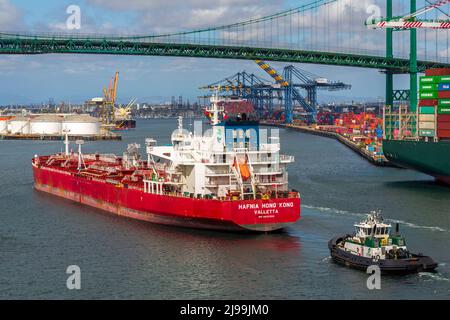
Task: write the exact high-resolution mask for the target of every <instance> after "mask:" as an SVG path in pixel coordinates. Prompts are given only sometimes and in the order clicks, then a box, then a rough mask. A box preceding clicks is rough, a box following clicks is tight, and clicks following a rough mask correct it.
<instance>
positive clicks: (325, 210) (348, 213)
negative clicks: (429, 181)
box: [302, 205, 448, 232]
mask: <svg viewBox="0 0 450 320" xmlns="http://www.w3.org/2000/svg"><path fill="white" fill-rule="evenodd" d="M302 207H304V208H307V209H311V210H315V211H319V212H324V213H330V214H342V215H346V216H354V217H361V218H362V217H364V216H366V214H364V213H356V212H350V211H345V210H339V209H334V208H326V207H316V206H310V205H302ZM385 221H388V222H391V223H399V224H400V225H405V226H408V227H410V228H415V229H426V230H431V231H439V232H448V230H446V229H444V228H441V227H433V226H422V225H417V224H414V223H412V222H407V221H403V220H396V219H385Z"/></svg>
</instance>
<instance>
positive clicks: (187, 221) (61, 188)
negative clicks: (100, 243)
mask: <svg viewBox="0 0 450 320" xmlns="http://www.w3.org/2000/svg"><path fill="white" fill-rule="evenodd" d="M33 175H34V187H35V189H36V190H39V191H42V192H46V193H49V194H53V195H56V196H59V197H62V198H66V199H69V200H72V201H74V202H78V203H81V204H83V205H88V206H91V207H95V208H98V209H101V210H103V211H106V212H109V213H112V214H115V215H118V216H123V217H128V218H132V219H137V220H142V221H147V222H152V223H158V224H164V225H172V226H178V227H189V228H200V229H209V230H222V231H246V232H271V231H275V230H279V229H282V228H285V227H287V226H288V225H290V224H293V223H295V222H296V221H297V220H298V219H299V218H300V198H280V199H270V200H242V201H241V200H238V201H220V200H213V199H195V198H186V197H174V196H166V195H156V194H151V193H145V192H144V191H142V190H139V189H133V188H131V187H124V186H122V187H118V186H116V185H113V184H110V183H108V182H105V181H96V180H94V179H87V178H85V177H81V176H77V174H73V173H69V172H64V171H58V170H55V169H49V168H46V167H40V166H38V165H36V164H33Z"/></svg>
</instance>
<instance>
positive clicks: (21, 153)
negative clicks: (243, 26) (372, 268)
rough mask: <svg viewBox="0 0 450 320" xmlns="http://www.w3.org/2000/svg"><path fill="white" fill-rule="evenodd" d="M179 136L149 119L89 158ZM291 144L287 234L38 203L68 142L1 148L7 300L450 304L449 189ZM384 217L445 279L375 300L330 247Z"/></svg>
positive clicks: (304, 142) (322, 146)
mask: <svg viewBox="0 0 450 320" xmlns="http://www.w3.org/2000/svg"><path fill="white" fill-rule="evenodd" d="M188 122H189V121H187V120H186V121H185V125H186V127H187V126H188V125H189V123H188ZM176 126H177V122H176V120H175V119H164V120H141V121H138V123H137V128H136V130H133V131H129V132H126V133H124V135H123V140H122V141H96V142H86V144H85V145H84V146H83V148H84V151H85V152H95V151H98V152H101V153H117V154H120V153H122V152H123V151H124V150H125V148H126V146H127V144H128V143H132V142H138V143H140V144H141V145H142V146H144V140H145V138H146V137H152V138H155V139H157V140H158V142H159V143H169V138H170V134H171V133H172V131H173V130H174V129H175V128H176ZM280 138H281V144H282V150H283V153H286V154H290V155H294V156H295V158H296V162H295V163H294V164H293V165H291V166H290V167H289V179H290V186H291V187H292V188H294V189H297V190H299V191H300V193H301V195H302V218H301V219H300V220H299V221H298V222H297V223H296V224H295V225H292V226H290V227H288V228H287V229H286V230H285V231H283V232H279V233H275V234H235V233H223V232H212V231H202V230H191V229H182V228H175V227H169V226H160V225H154V224H150V223H145V222H140V221H133V220H130V219H126V218H121V217H117V216H112V215H109V214H108V213H104V212H102V211H100V210H97V209H93V208H90V207H86V206H82V205H80V204H76V203H72V202H70V201H68V200H64V199H60V198H57V197H54V196H51V195H47V194H43V193H40V192H37V191H35V190H34V189H33V177H32V171H31V158H32V157H33V155H34V154H40V155H42V154H50V153H54V152H59V151H61V150H62V149H63V147H64V146H63V144H62V142H60V141H6V140H3V141H2V140H0V165H1V167H2V174H1V178H2V184H1V185H2V188H1V189H0V221H1V223H0V261H1V262H0V298H1V299H18V298H24V299H419V298H420V299H448V298H450V254H449V252H450V251H449V248H448V246H449V245H450V188H449V187H446V186H442V185H438V184H435V183H434V180H433V178H431V177H428V176H426V175H423V174H421V173H417V172H414V171H411V170H405V169H396V168H383V167H376V166H373V165H372V164H370V163H369V162H367V161H366V160H364V159H362V158H361V157H360V156H358V155H357V154H356V153H354V152H353V151H351V150H349V149H348V148H347V147H345V146H343V145H341V144H340V143H338V142H337V141H335V140H333V139H328V138H325V137H320V136H314V135H308V134H305V133H300V132H297V131H294V130H288V129H280ZM73 148H74V149H75V145H73ZM141 151H142V153H144V152H145V150H144V148H142V149H141ZM373 209H380V210H382V213H383V215H384V216H385V218H386V219H388V221H389V222H391V223H395V222H399V223H400V230H401V231H402V233H403V234H404V235H405V236H406V239H407V241H408V243H407V244H408V247H409V248H410V249H411V250H412V251H415V252H422V253H424V254H427V255H430V256H432V257H433V258H434V259H435V260H436V261H438V262H439V267H438V272H436V273H432V274H429V273H419V274H413V275H407V276H382V277H381V289H380V290H369V289H368V288H367V285H366V282H367V279H368V277H369V275H368V274H366V273H364V272H361V271H356V270H352V269H348V268H345V267H342V266H340V265H336V264H334V263H333V262H332V261H331V259H330V257H329V251H328V247H327V242H328V240H329V239H330V238H332V237H333V236H335V235H339V234H345V233H348V232H352V231H353V230H352V229H353V227H352V225H353V223H354V222H357V221H359V220H360V219H361V217H362V216H363V214H364V213H367V212H369V211H370V210H373ZM70 265H77V266H79V267H80V269H81V289H80V290H68V289H67V287H66V280H67V278H68V276H69V275H68V274H66V269H67V267H68V266H70Z"/></svg>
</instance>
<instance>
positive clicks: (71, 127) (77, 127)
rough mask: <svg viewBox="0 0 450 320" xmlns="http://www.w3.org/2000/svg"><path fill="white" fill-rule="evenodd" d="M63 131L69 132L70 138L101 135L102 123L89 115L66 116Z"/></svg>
mask: <svg viewBox="0 0 450 320" xmlns="http://www.w3.org/2000/svg"><path fill="white" fill-rule="evenodd" d="M62 128H63V130H68V131H69V132H68V134H69V136H91V135H99V134H100V122H99V120H98V119H97V118H94V117H91V116H89V115H87V114H74V115H70V116H66V117H65V119H64V121H63V127H62Z"/></svg>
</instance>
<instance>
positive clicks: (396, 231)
mask: <svg viewBox="0 0 450 320" xmlns="http://www.w3.org/2000/svg"><path fill="white" fill-rule="evenodd" d="M395 234H396V235H399V234H400V224H399V223H398V222H397V223H396V224H395Z"/></svg>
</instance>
